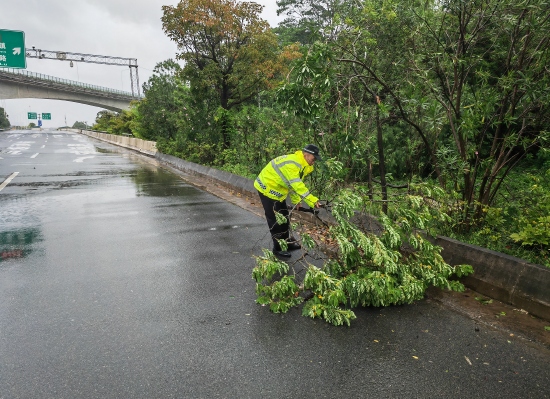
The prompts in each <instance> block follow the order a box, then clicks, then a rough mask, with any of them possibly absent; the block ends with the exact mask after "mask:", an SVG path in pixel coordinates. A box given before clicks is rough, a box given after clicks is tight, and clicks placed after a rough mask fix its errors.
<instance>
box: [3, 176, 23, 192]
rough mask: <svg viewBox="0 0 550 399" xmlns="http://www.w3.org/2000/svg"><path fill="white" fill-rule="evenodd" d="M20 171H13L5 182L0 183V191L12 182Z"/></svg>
mask: <svg viewBox="0 0 550 399" xmlns="http://www.w3.org/2000/svg"><path fill="white" fill-rule="evenodd" d="M18 174H19V172H13V173H12V174H11V176H10V177H8V178H7V179H6V180H4V183H2V184H0V191H2V190H3V189H4V187H6V186H7V185H8V184H10V181H12V180H13V179H14V178H15V176H17V175H18Z"/></svg>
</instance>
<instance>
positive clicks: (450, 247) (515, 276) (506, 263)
mask: <svg viewBox="0 0 550 399" xmlns="http://www.w3.org/2000/svg"><path fill="white" fill-rule="evenodd" d="M429 239H430V241H432V242H433V243H434V244H436V245H439V246H440V247H442V248H443V251H442V252H441V255H442V256H443V259H445V262H447V263H448V264H450V265H464V264H465V265H472V267H473V268H474V271H475V272H474V274H473V275H471V276H468V277H464V278H462V279H461V281H462V282H463V284H464V285H465V286H466V287H468V288H471V289H473V290H474V291H477V292H479V293H481V294H484V295H487V296H489V297H491V298H494V299H497V300H499V301H502V302H505V303H508V304H510V305H513V306H515V307H517V308H519V309H525V310H527V311H528V312H529V313H531V314H533V315H535V316H537V317H540V318H543V319H547V320H550V268H548V267H544V266H541V265H536V264H534V263H530V262H527V261H526V260H523V259H519V258H515V257H513V256H510V255H506V254H503V253H501V252H496V251H491V250H490V249H487V248H482V247H478V246H476V245H472V244H466V243H464V242H461V241H457V240H454V239H452V238H448V237H442V236H438V237H437V238H436V239H433V238H429Z"/></svg>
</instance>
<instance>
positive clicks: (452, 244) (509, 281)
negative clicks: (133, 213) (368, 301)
mask: <svg viewBox="0 0 550 399" xmlns="http://www.w3.org/2000/svg"><path fill="white" fill-rule="evenodd" d="M96 138H99V137H96ZM99 139H100V140H101V138H99ZM104 141H108V140H104ZM108 142H111V143H112V144H115V145H121V144H120V143H117V142H112V141H108ZM127 148H131V147H127ZM131 149H135V148H131ZM137 151H140V152H144V151H143V150H140V149H137ZM148 155H151V154H148ZM154 157H155V159H157V160H158V161H159V162H160V163H162V164H165V165H168V166H171V167H174V168H175V169H178V170H180V171H183V172H185V173H187V174H190V175H194V176H196V177H199V178H201V179H204V180H206V181H208V182H211V183H214V184H217V185H220V186H223V187H225V188H227V189H229V190H232V191H235V192H237V193H240V194H241V195H245V196H249V197H252V198H258V193H257V191H256V189H255V188H254V180H252V179H247V178H245V177H242V176H238V175H235V174H233V173H229V172H225V171H222V170H218V169H214V168H210V167H208V166H203V165H198V164H196V163H193V162H189V161H185V160H183V159H181V158H177V157H174V156H172V155H167V154H161V153H159V152H155V153H154ZM293 215H296V216H298V217H299V218H300V219H301V220H303V221H304V222H307V223H312V224H316V223H318V220H317V219H316V217H315V216H313V215H312V214H310V213H303V212H296V213H293ZM319 217H320V218H321V219H322V220H323V221H325V222H326V223H327V224H331V223H334V219H333V218H332V216H331V215H330V214H328V213H327V211H326V210H324V209H322V210H321V212H320V213H319ZM353 219H357V220H353V221H354V222H356V223H357V224H358V225H359V226H361V227H363V229H364V230H367V231H372V232H373V233H375V234H376V233H379V232H381V230H380V226H379V224H378V222H377V221H376V219H375V218H372V217H369V216H361V215H356V217H354V218H353ZM429 239H430V241H431V242H432V243H434V244H436V245H439V246H441V247H442V248H443V251H442V253H441V255H442V256H443V259H444V260H445V262H447V263H448V264H450V265H462V264H469V265H471V266H472V267H473V268H474V274H472V275H471V276H468V277H463V278H462V279H461V282H462V283H463V284H464V285H465V286H466V287H468V288H470V289H472V290H474V291H477V292H479V293H480V294H483V295H487V296H489V297H491V298H494V299H497V300H499V301H501V302H504V303H507V304H510V305H513V306H515V307H517V308H519V309H524V310H526V311H527V312H529V313H531V314H532V315H534V316H536V317H540V318H543V319H547V320H550V268H547V267H544V266H541V265H536V264H534V263H530V262H527V261H525V260H523V259H519V258H516V257H513V256H509V255H506V254H503V253H500V252H496V251H492V250H489V249H486V248H482V247H478V246H476V245H472V244H467V243H464V242H461V241H457V240H454V239H452V238H448V237H443V236H437V238H435V239H433V238H431V237H430V238H429Z"/></svg>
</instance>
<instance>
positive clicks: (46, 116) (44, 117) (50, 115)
mask: <svg viewBox="0 0 550 399" xmlns="http://www.w3.org/2000/svg"><path fill="white" fill-rule="evenodd" d="M42 119H44V120H52V114H44V113H42Z"/></svg>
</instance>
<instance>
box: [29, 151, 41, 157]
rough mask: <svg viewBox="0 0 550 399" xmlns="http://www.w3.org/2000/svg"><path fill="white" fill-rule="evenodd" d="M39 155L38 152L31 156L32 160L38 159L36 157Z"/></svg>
mask: <svg viewBox="0 0 550 399" xmlns="http://www.w3.org/2000/svg"><path fill="white" fill-rule="evenodd" d="M38 154H39V153H38V152H37V153H36V154H34V155H33V156H31V158H36V156H37V155H38Z"/></svg>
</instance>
